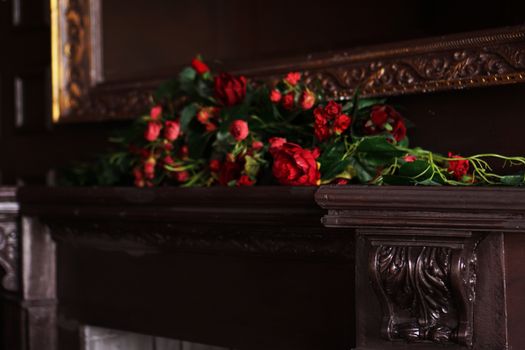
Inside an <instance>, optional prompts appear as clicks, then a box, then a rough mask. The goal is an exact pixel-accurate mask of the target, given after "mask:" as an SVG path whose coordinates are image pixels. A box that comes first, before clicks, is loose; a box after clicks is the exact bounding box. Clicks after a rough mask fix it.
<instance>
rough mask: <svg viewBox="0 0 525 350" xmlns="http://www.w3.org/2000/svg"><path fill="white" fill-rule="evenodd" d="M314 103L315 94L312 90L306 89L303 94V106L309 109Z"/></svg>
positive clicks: (304, 108)
mask: <svg viewBox="0 0 525 350" xmlns="http://www.w3.org/2000/svg"><path fill="white" fill-rule="evenodd" d="M314 104H315V94H314V93H313V92H312V91H310V90H306V91H305V92H303V94H302V95H301V108H302V109H303V110H305V111H307V110H309V109H310V108H312V107H313V106H314Z"/></svg>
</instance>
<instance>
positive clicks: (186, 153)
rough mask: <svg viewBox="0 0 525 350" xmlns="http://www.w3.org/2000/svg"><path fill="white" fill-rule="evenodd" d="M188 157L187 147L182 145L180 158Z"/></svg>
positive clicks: (188, 150)
mask: <svg viewBox="0 0 525 350" xmlns="http://www.w3.org/2000/svg"><path fill="white" fill-rule="evenodd" d="M189 155H190V149H189V148H188V145H183V146H182V147H181V148H180V151H179V156H180V158H182V159H187V158H188V157H189Z"/></svg>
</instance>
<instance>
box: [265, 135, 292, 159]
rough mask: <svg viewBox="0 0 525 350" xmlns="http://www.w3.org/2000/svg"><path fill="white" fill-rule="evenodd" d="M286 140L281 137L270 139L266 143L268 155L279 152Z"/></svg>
mask: <svg viewBox="0 0 525 350" xmlns="http://www.w3.org/2000/svg"><path fill="white" fill-rule="evenodd" d="M286 142H287V141H286V139H285V138H283V137H272V138H270V139H269V140H268V143H269V144H270V149H269V151H270V153H271V154H272V155H274V154H275V152H277V151H279V150H280V149H281V147H283V145H284V144H285V143H286Z"/></svg>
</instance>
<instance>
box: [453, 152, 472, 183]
mask: <svg viewBox="0 0 525 350" xmlns="http://www.w3.org/2000/svg"><path fill="white" fill-rule="evenodd" d="M448 157H449V158H458V160H449V161H448V172H449V173H451V174H452V176H453V177H454V178H455V179H456V180H461V179H462V178H463V176H465V175H467V173H468V169H469V161H468V159H464V158H463V157H461V156H459V155H457V154H452V153H451V152H448Z"/></svg>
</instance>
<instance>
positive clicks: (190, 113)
mask: <svg viewBox="0 0 525 350" xmlns="http://www.w3.org/2000/svg"><path fill="white" fill-rule="evenodd" d="M197 109H198V107H197V105H195V104H193V103H192V104H189V105H187V106H186V107H184V108H183V109H182V111H181V112H180V128H181V130H182V131H184V132H185V131H187V130H188V126H189V125H190V122H191V120H192V119H193V117H195V115H196V114H197Z"/></svg>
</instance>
